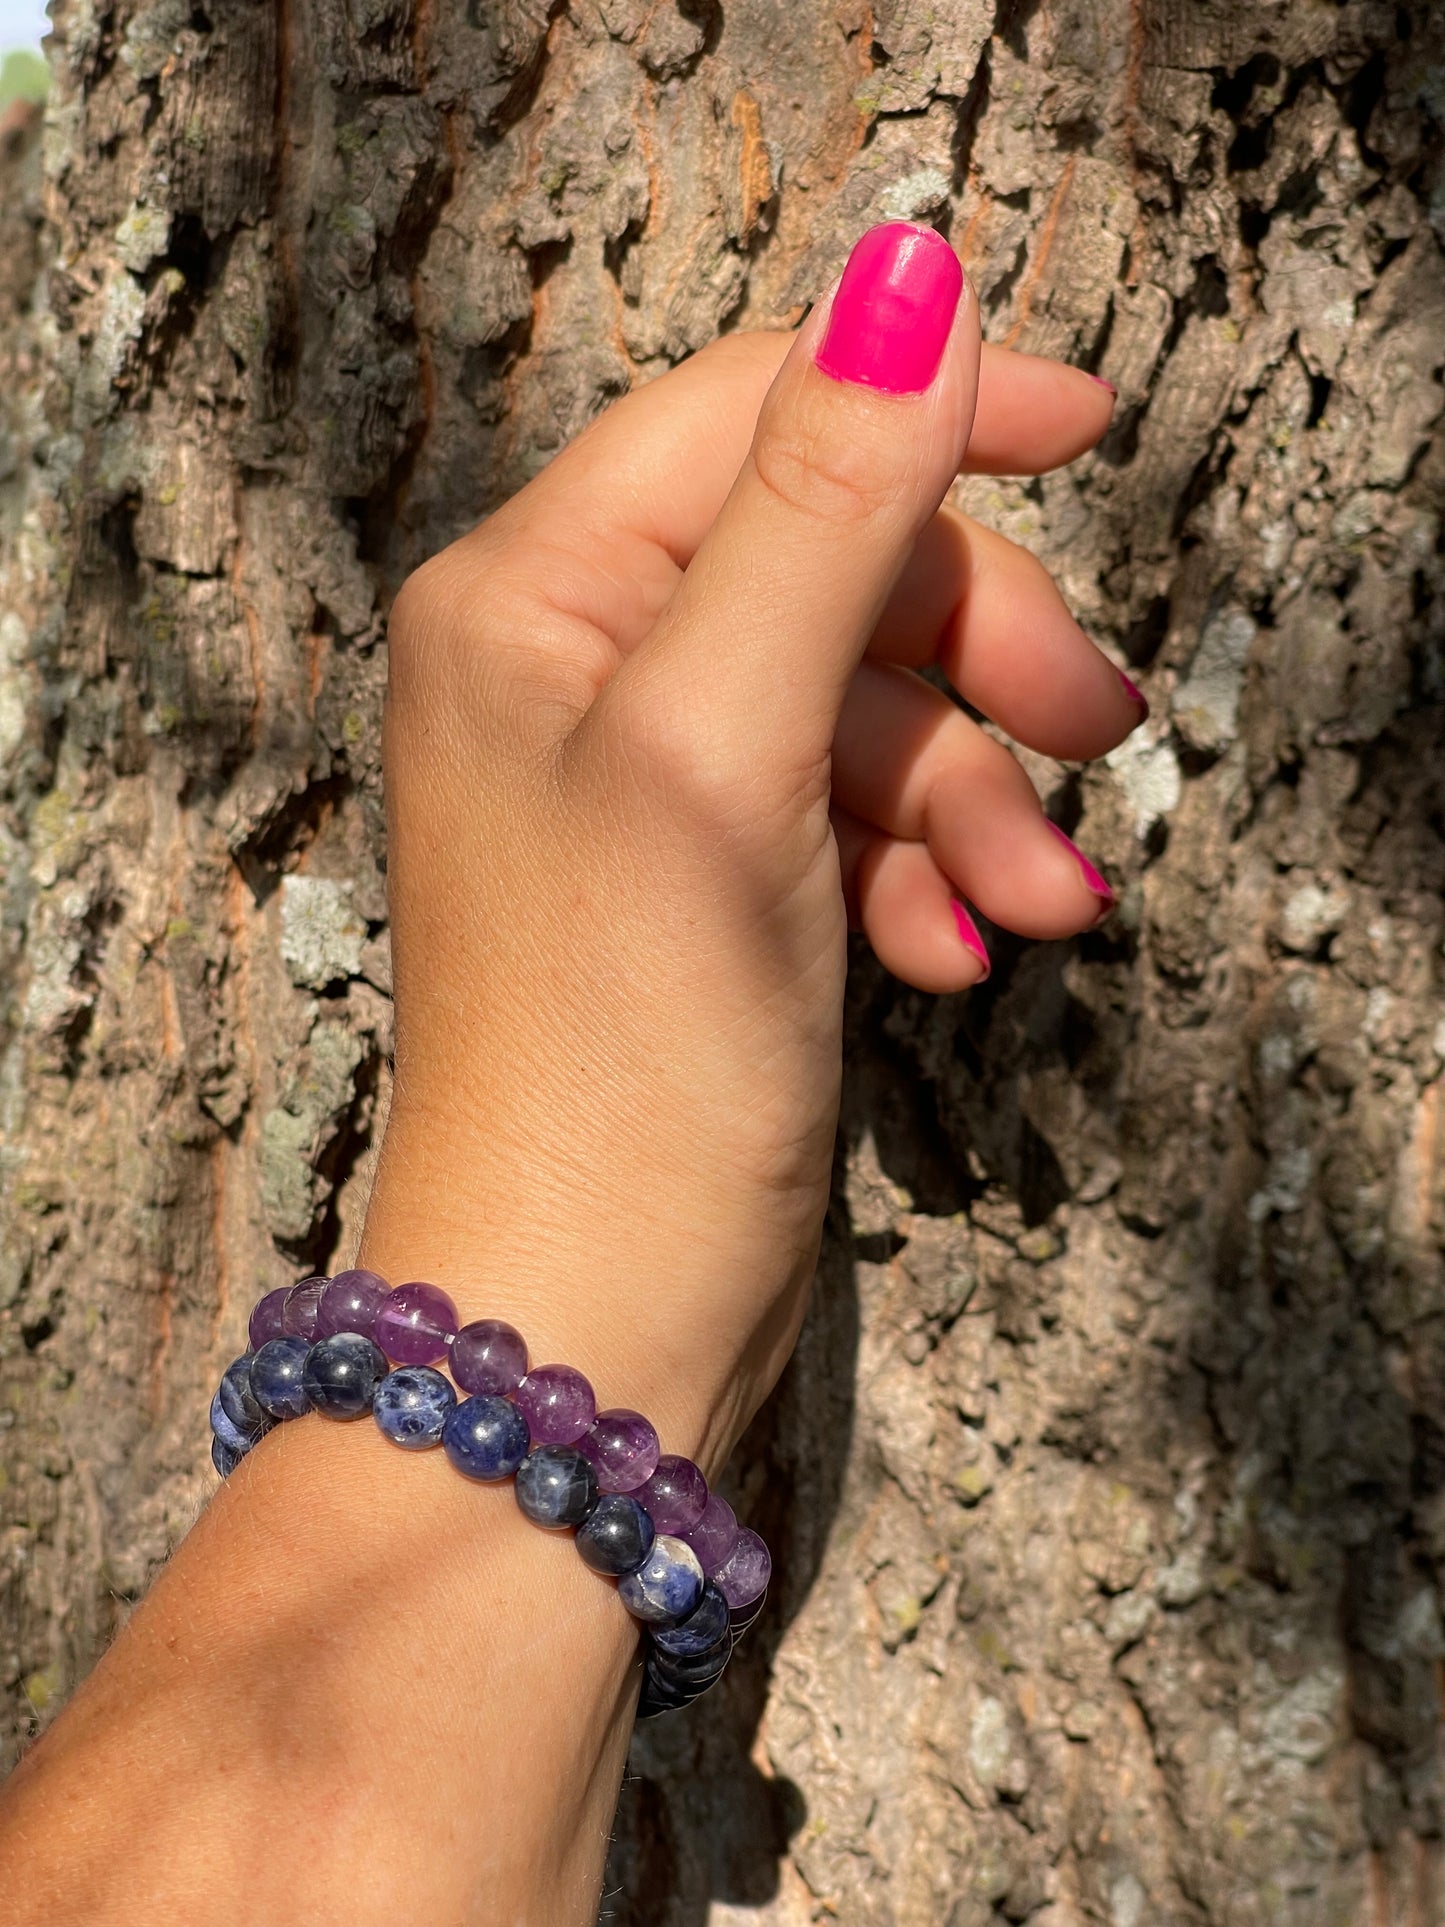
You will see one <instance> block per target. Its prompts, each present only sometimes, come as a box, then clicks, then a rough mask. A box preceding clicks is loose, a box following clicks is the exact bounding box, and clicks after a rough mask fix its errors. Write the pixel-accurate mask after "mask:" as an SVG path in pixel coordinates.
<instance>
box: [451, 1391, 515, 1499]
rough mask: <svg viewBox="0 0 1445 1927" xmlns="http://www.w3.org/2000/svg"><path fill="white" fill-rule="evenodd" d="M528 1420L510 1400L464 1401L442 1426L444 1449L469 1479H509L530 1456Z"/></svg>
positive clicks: (454, 1409)
mask: <svg viewBox="0 0 1445 1927" xmlns="http://www.w3.org/2000/svg"><path fill="white" fill-rule="evenodd" d="M528 1443H529V1440H528V1437H527V1421H526V1419H525V1418H523V1416H522V1414H521V1413H520V1412H519V1411H518V1410H517V1408H516V1406H515V1405H513V1404H512V1402H511V1400H510V1399H505V1398H488V1397H486V1396H485V1395H482V1396H479V1397H476V1398H464V1399H463V1400H462V1402H461V1404H460V1405H456V1406H453V1408H452V1410H451V1411H450V1413H448V1415H447V1421H446V1424H445V1425H444V1426H443V1427H442V1447H443V1449H444V1450H445V1452H446V1455H447V1457H448V1458H449V1459H450V1460H451V1462H452V1464H453V1465H454V1466H455V1467H456V1468H457V1470H458V1472H465V1473H466V1475H467V1477H468V1478H469V1479H489V1480H490V1479H509V1478H511V1476H512V1474H513V1473H514V1472H515V1471H516V1469H517V1467H518V1466H519V1465H520V1464H521V1463H522V1461H523V1459H525V1458H526V1456H527V1446H528Z"/></svg>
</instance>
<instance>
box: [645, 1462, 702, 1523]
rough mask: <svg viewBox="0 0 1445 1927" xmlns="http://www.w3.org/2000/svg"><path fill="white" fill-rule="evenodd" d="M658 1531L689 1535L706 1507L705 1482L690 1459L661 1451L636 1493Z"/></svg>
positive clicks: (699, 1470)
mask: <svg viewBox="0 0 1445 1927" xmlns="http://www.w3.org/2000/svg"><path fill="white" fill-rule="evenodd" d="M637 1496H638V1498H639V1499H641V1501H642V1503H643V1504H644V1505H645V1506H646V1507H647V1509H648V1511H649V1512H650V1513H651V1514H652V1523H653V1524H654V1525H655V1526H656V1527H657V1530H658V1531H659V1532H675V1533H678V1534H681V1533H685V1532H691V1530H692V1528H693V1527H694V1526H695V1525H696V1524H697V1522H698V1520H699V1519H700V1518H701V1517H702V1513H703V1507H704V1506H705V1505H706V1504H707V1480H706V1479H705V1478H704V1477H703V1476H702V1470H701V1468H700V1467H699V1466H696V1465H694V1464H693V1462H692V1460H691V1459H684V1458H679V1457H678V1455H677V1453H675V1452H664V1453H663V1455H662V1457H661V1458H660V1459H659V1460H658V1461H657V1470H656V1471H655V1472H654V1473H653V1475H652V1477H651V1478H650V1479H649V1480H648V1481H647V1484H646V1485H645V1486H643V1488H642V1490H641V1491H640V1492H639V1493H638V1495H637Z"/></svg>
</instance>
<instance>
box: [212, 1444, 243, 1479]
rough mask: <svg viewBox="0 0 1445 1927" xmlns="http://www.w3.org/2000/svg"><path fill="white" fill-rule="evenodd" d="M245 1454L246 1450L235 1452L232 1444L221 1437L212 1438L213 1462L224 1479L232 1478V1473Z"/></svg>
mask: <svg viewBox="0 0 1445 1927" xmlns="http://www.w3.org/2000/svg"><path fill="white" fill-rule="evenodd" d="M245 1456H246V1455H245V1453H244V1452H233V1451H232V1450H231V1448H230V1446H229V1445H227V1444H225V1443H224V1441H222V1440H221V1439H216V1438H213V1439H212V1440H211V1464H212V1465H213V1466H215V1468H216V1470H217V1471H218V1472H219V1473H220V1475H221V1477H222V1478H223V1479H229V1478H230V1476H231V1474H232V1473H233V1472H234V1471H235V1469H236V1467H237V1466H238V1465H239V1464H240V1463H241V1460H242V1459H243V1458H244V1457H245Z"/></svg>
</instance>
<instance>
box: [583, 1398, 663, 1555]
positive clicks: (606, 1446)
mask: <svg viewBox="0 0 1445 1927" xmlns="http://www.w3.org/2000/svg"><path fill="white" fill-rule="evenodd" d="M577 1450H578V1451H579V1452H581V1453H583V1454H585V1456H586V1457H587V1458H589V1459H591V1461H592V1470H593V1471H594V1472H595V1473H596V1474H597V1489H598V1491H599V1492H635V1491H636V1490H637V1488H638V1486H640V1485H646V1483H647V1481H648V1480H649V1479H650V1478H651V1477H652V1475H653V1473H654V1472H655V1471H656V1470H657V1454H658V1443H657V1433H656V1432H655V1431H654V1430H653V1428H652V1426H651V1425H650V1424H649V1423H648V1422H647V1420H646V1419H645V1418H644V1417H643V1416H642V1414H641V1412H630V1411H629V1410H628V1409H627V1407H626V1406H625V1405H616V1406H613V1407H612V1409H611V1410H610V1411H606V1412H599V1413H598V1414H597V1417H596V1418H595V1419H594V1420H593V1422H592V1426H591V1429H590V1430H589V1431H587V1432H586V1433H584V1434H583V1436H582V1437H581V1438H580V1439H578V1441H577ZM656 1524H657V1521H656V1520H655V1519H654V1520H653V1525H654V1526H655V1525H656Z"/></svg>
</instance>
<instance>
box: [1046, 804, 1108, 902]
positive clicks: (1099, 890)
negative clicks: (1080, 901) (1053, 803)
mask: <svg viewBox="0 0 1445 1927" xmlns="http://www.w3.org/2000/svg"><path fill="white" fill-rule="evenodd" d="M1044 828H1045V829H1046V830H1048V831H1049V832H1050V834H1051V835H1053V836H1056V837H1057V838H1058V839H1059V841H1060V843H1062V844H1063V846H1064V848H1065V849H1066V850H1067V851H1068V853H1069V855H1070V856H1071V857H1072V858H1073V859H1074V861H1075V863H1077V864H1078V866H1079V874H1080V876H1081V877H1082V878H1083V879H1084V884H1085V887H1086V888H1087V889H1089V890H1091V891H1092V892H1093V894H1094V895H1095V896H1096V897H1098V898H1099V900H1100V910H1099V914H1098V916H1097V917H1095V919H1094V921H1095V923H1102V922H1103V921H1104V918H1105V917H1107V916H1108V914H1109V912H1110V911H1111V910H1112V909H1113V907H1114V905H1115V903H1116V902H1117V901H1118V899H1117V898H1116V897H1115V895H1114V892H1113V891H1112V890H1111V889H1110V888H1109V886H1108V884H1107V883H1105V881H1104V879H1103V878H1102V877H1101V876H1100V875H1099V872H1098V871H1097V870H1096V869H1095V868H1094V866H1093V864H1092V863H1090V861H1089V859H1088V858H1087V857H1086V856H1085V855H1084V852H1083V851H1082V850H1081V849H1080V848H1079V846H1078V844H1077V843H1075V842H1074V840H1073V838H1072V837H1067V836H1065V835H1064V833H1063V831H1062V830H1061V829H1060V828H1059V826H1058V824H1057V823H1051V822H1050V821H1049V819H1048V817H1045V818H1044Z"/></svg>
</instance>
